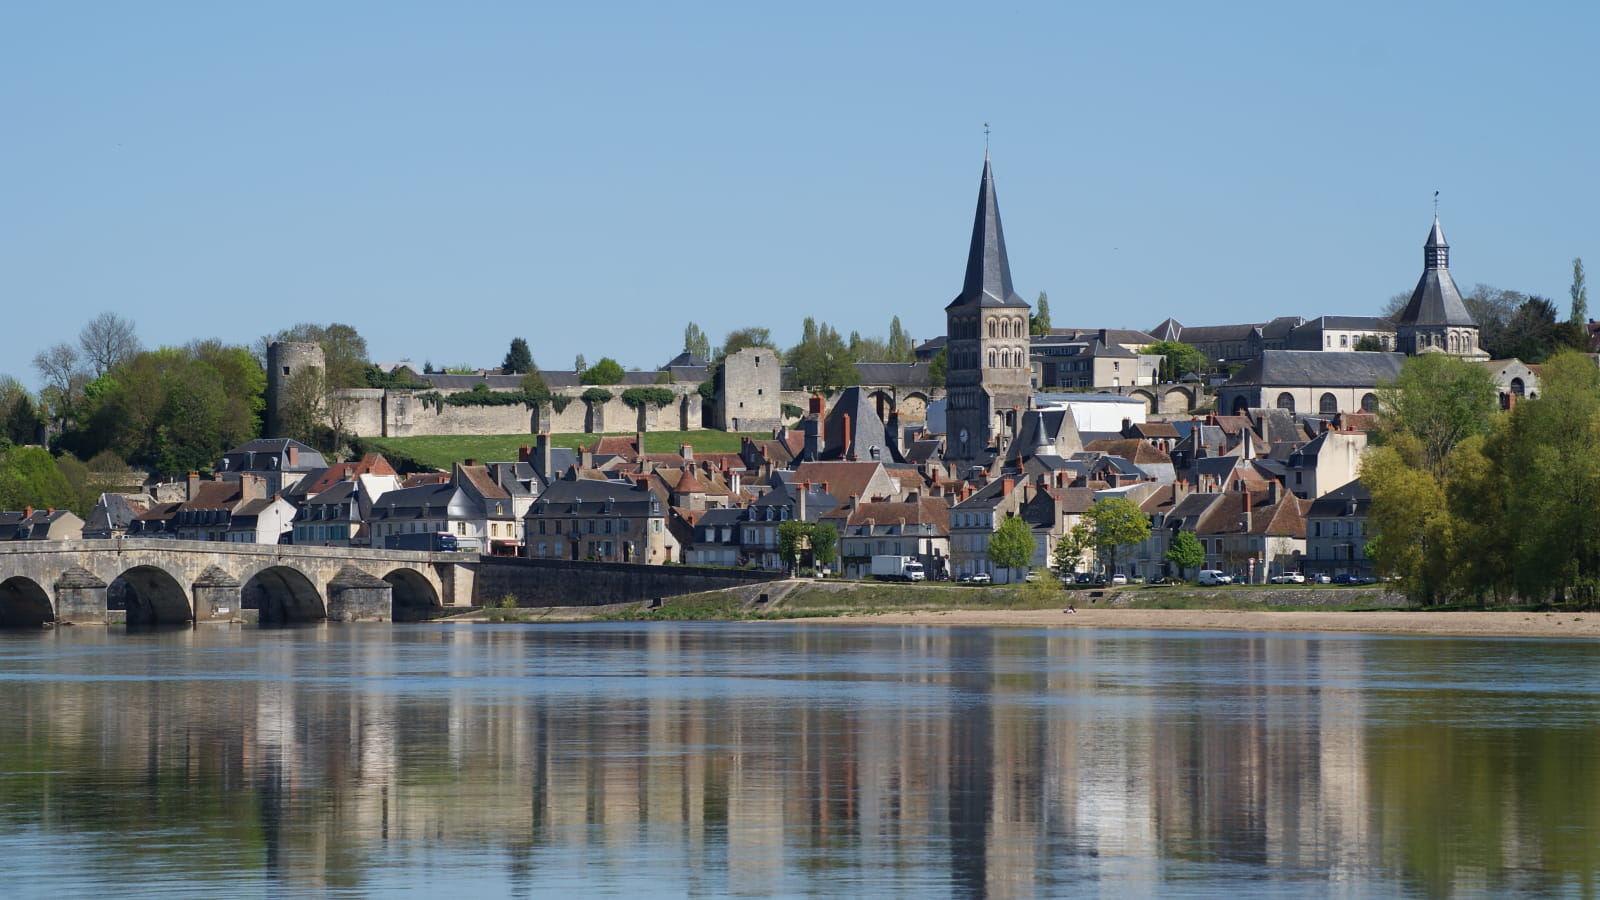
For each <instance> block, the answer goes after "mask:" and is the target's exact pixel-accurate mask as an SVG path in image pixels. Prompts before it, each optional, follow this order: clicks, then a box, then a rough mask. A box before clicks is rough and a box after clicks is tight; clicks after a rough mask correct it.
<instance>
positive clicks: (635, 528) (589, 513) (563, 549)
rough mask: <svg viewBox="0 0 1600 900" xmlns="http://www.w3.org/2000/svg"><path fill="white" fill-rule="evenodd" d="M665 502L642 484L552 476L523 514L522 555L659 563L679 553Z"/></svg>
mask: <svg viewBox="0 0 1600 900" xmlns="http://www.w3.org/2000/svg"><path fill="white" fill-rule="evenodd" d="M666 517H667V506H666V504H665V503H664V502H662V500H661V498H660V497H659V496H657V495H656V493H655V492H654V491H652V490H650V489H649V488H648V487H645V486H643V485H635V484H631V483H627V482H619V481H602V480H597V479H591V478H578V477H576V473H572V474H570V475H569V476H567V477H564V478H561V479H559V480H557V481H553V482H551V483H550V484H549V486H547V487H546V488H545V490H544V493H542V494H540V495H539V497H538V499H536V500H535V501H534V502H533V505H532V506H531V507H529V509H528V514H527V516H526V517H525V518H524V519H523V535H524V537H523V540H524V544H525V545H526V547H527V555H528V556H530V557H532V558H534V559H568V560H581V559H590V560H596V561H599V562H627V563H639V564H648V565H659V564H661V563H664V562H668V561H670V560H675V559H677V558H678V556H679V544H678V541H677V539H676V538H674V537H673V536H672V535H671V533H670V532H669V530H668V529H667V527H666Z"/></svg>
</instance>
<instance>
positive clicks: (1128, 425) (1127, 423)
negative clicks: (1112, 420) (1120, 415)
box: [1122, 419, 1133, 437]
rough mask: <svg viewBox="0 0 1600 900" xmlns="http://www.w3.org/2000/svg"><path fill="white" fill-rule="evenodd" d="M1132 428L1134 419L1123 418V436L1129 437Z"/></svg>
mask: <svg viewBox="0 0 1600 900" xmlns="http://www.w3.org/2000/svg"><path fill="white" fill-rule="evenodd" d="M1132 430H1133V420H1132V419H1123V420H1122V436H1123V437H1127V436H1128V432H1130V431H1132Z"/></svg>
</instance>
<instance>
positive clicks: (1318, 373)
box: [1228, 350, 1406, 388]
mask: <svg viewBox="0 0 1600 900" xmlns="http://www.w3.org/2000/svg"><path fill="white" fill-rule="evenodd" d="M1405 359H1406V358H1405V355H1404V354H1401V353H1362V352H1358V351H1354V350H1352V351H1348V352H1345V351H1340V350H1263V351H1261V356H1259V357H1257V358H1256V359H1253V360H1251V361H1250V362H1249V363H1247V364H1245V367H1244V368H1243V369H1241V370H1239V373H1238V374H1237V375H1235V376H1233V377H1232V378H1230V379H1228V386H1229V387H1247V386H1261V387H1265V386H1271V387H1312V388H1318V387H1373V386H1375V385H1377V383H1378V382H1379V381H1392V380H1394V379H1395V378H1396V377H1397V376H1399V374H1400V366H1401V364H1402V363H1404V362H1405Z"/></svg>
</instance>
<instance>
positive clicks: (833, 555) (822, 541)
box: [810, 522, 839, 568]
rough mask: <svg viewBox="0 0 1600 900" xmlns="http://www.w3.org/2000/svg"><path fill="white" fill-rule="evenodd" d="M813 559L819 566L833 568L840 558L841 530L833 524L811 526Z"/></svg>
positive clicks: (820, 523) (824, 523)
mask: <svg viewBox="0 0 1600 900" xmlns="http://www.w3.org/2000/svg"><path fill="white" fill-rule="evenodd" d="M810 537H811V558H812V559H813V560H814V561H816V564H817V565H819V566H826V567H829V568H831V567H832V566H833V563H834V561H835V560H837V559H838V558H839V529H837V528H835V527H834V526H833V523H832V522H818V523H816V524H815V525H812V526H811V535H810Z"/></svg>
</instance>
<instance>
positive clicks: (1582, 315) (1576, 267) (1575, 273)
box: [1568, 257, 1589, 328]
mask: <svg viewBox="0 0 1600 900" xmlns="http://www.w3.org/2000/svg"><path fill="white" fill-rule="evenodd" d="M1568 321H1570V322H1571V323H1572V324H1574V325H1577V326H1579V327H1580V328H1587V326H1588V324H1589V287H1588V285H1586V284H1585V283H1584V280H1583V258H1582V257H1574V258H1573V260H1572V317H1571V318H1570V319H1569V320H1568Z"/></svg>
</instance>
